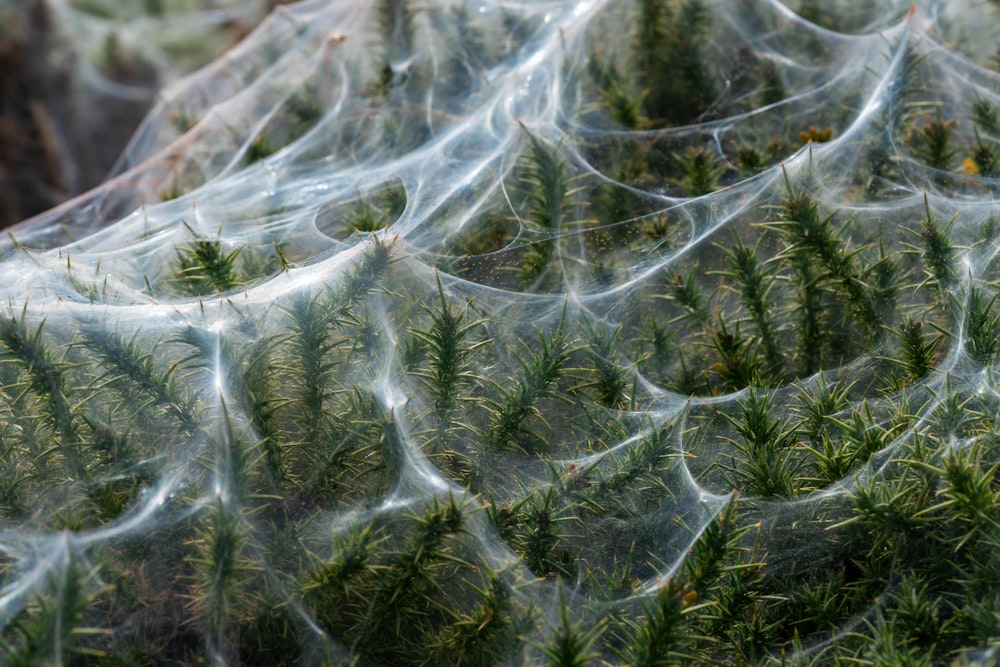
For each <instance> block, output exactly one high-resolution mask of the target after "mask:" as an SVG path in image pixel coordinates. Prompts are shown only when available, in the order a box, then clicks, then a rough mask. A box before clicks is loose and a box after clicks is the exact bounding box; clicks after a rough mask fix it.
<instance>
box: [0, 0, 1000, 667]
mask: <svg viewBox="0 0 1000 667" xmlns="http://www.w3.org/2000/svg"><path fill="white" fill-rule="evenodd" d="M723 5H724V3H723V4H719V3H716V4H714V5H710V4H709V3H704V2H696V1H694V0H657V1H651V0H637V1H636V2H634V3H631V4H629V5H627V6H617V5H615V6H610V5H609V6H607V7H604V8H601V11H599V12H596V13H595V14H593V15H591V14H588V11H589V10H587V11H584V9H586V8H583V7H577V6H576V5H574V8H575V9H577V10H579V11H578V12H577V13H574V12H573V11H570V10H567V12H566V13H564V14H559V13H558V12H557V11H556V10H557V9H558V7H559V6H558V3H556V4H552V5H551V6H546V8H545V12H548V15H546V14H545V13H541V12H536V11H535V9H525V8H516V7H513V6H505V7H492V8H491V7H490V6H486V7H484V8H483V9H484V10H485V11H484V12H479V11H478V9H477V10H476V11H473V10H471V9H470V8H469V7H443V6H438V5H437V4H435V3H424V4H421V5H420V6H417V5H416V4H415V3H410V2H405V1H400V0H394V1H383V2H379V3H375V5H374V6H373V7H371V8H367V9H366V11H367V12H368V13H367V14H363V13H362V14H359V15H358V16H360V17H364V19H365V20H360V19H359V21H357V23H356V25H357V26H359V27H358V29H359V30H363V31H367V32H366V33H365V35H364V38H365V40H367V41H365V42H363V43H362V46H365V47H366V48H354V49H351V48H345V46H349V45H351V44H353V43H356V42H357V41H358V40H355V37H356V36H355V35H347V36H345V35H340V34H329V33H327V32H326V29H325V28H323V29H321V27H322V24H321V23H320V22H319V17H322V16H324V14H323V12H324V11H325V10H321V9H317V8H315V7H312V8H311V9H309V10H308V11H309V12H315V15H314V14H311V13H310V14H308V20H306V19H305V18H303V17H305V16H307V14H304V13H302V12H303V11H304V10H301V9H296V8H294V7H293V8H289V9H288V10H286V11H285V12H282V13H281V14H280V16H281V17H283V19H282V20H283V21H284V22H281V23H277V24H276V25H277V27H274V26H272V28H273V30H274V32H273V33H268V34H269V35H270V36H269V37H268V38H267V39H268V40H274V41H268V42H267V45H268V46H267V48H264V47H262V55H261V56H260V61H254V62H256V63H257V64H260V63H266V67H263V66H262V67H261V68H260V69H261V70H262V71H261V72H256V73H247V72H243V73H242V74H239V75H240V76H246V77H251V78H253V77H256V76H257V75H258V74H259V76H260V77H262V78H260V79H255V81H257V84H255V85H257V88H256V90H257V91H258V92H259V93H260V95H259V96H258V97H255V98H254V105H259V107H260V108H259V109H257V108H248V109H243V110H240V111H245V112H246V113H247V114H248V116H247V117H248V118H249V117H253V119H254V122H253V123H251V124H249V125H247V127H253V128H255V131H254V132H253V133H243V132H238V131H232V132H229V133H226V134H225V137H223V133H220V134H219V135H217V136H215V137H213V140H215V141H217V143H212V146H214V147H215V152H212V151H211V150H209V149H208V148H205V153H204V154H201V153H196V152H195V151H194V149H193V148H192V149H191V152H192V154H191V156H189V157H191V161H190V162H177V161H165V162H164V163H163V164H160V163H155V162H154V163H151V166H148V167H149V168H148V173H149V174H152V175H151V176H146V175H144V174H145V173H146V172H143V173H138V172H134V173H130V175H129V176H128V178H130V179H134V181H135V183H136V184H137V185H136V187H139V186H140V185H141V186H143V187H145V186H149V187H146V190H145V191H146V192H148V193H151V194H152V193H157V192H160V193H163V194H167V195H170V198H169V200H167V201H161V202H156V203H155V204H149V205H148V206H147V207H146V209H144V210H142V211H141V215H140V214H131V215H129V216H127V218H126V219H124V220H123V221H119V223H118V224H117V225H112V226H110V227H109V228H108V229H102V230H101V231H99V232H97V233H95V234H93V235H88V236H85V237H83V238H81V239H79V240H78V241H76V242H75V243H73V244H71V245H68V246H65V247H61V248H56V249H52V250H50V251H48V252H39V251H35V250H28V249H27V248H26V247H25V246H24V245H22V244H21V242H20V241H19V240H16V239H15V238H13V237H12V239H11V240H10V243H11V249H12V254H11V255H10V256H9V257H8V258H7V259H6V260H5V261H4V262H2V263H0V269H2V270H3V271H5V273H3V275H4V276H5V278H7V281H8V282H9V283H11V284H12V285H14V286H13V287H11V288H10V290H9V291H8V296H9V299H8V302H7V305H6V306H5V310H3V311H2V312H0V521H3V531H2V533H3V536H4V538H3V540H2V549H0V578H2V580H3V582H4V585H5V588H4V591H5V593H4V594H5V596H6V597H5V598H4V607H3V609H4V612H5V614H4V617H3V618H4V622H3V624H2V627H0V656H2V659H3V660H4V661H5V662H6V663H9V664H13V665H34V664H72V665H95V666H98V665H136V664H138V665H179V664H203V663H208V662H214V663H218V664H230V665H236V664H245V665H299V664H316V665H372V666H375V667H380V666H383V665H386V666H388V665H392V666H413V667H424V666H426V665H429V664H435V663H436V664H442V665H461V666H465V667H488V666H493V665H503V664H539V665H581V666H582V665H619V664H621V665H632V666H635V667H638V666H669V665H688V664H720V665H783V664H790V663H794V664H809V665H827V664H829V665H848V664H850V665H854V664H858V665H864V664H884V665H889V664H893V665H894V664H928V665H930V664H952V663H956V662H957V663H962V662H963V661H964V662H965V663H969V664H972V663H976V664H978V662H982V661H983V660H984V659H986V658H984V656H986V655H987V653H988V652H989V651H990V650H991V649H990V647H991V646H992V645H993V644H994V643H995V642H996V638H997V620H996V619H997V613H998V610H1000V604H998V602H997V600H998V599H1000V598H998V585H997V582H998V580H1000V579H998V577H1000V570H998V566H997V565H996V562H997V559H996V558H995V552H996V547H997V545H998V543H1000V487H998V485H997V482H996V478H997V473H998V471H1000V448H998V447H997V443H998V442H1000V425H998V421H997V419H996V415H997V413H998V408H1000V405H998V400H997V397H998V396H1000V381H998V378H997V373H996V366H997V363H998V361H1000V342H998V341H1000V305H998V304H997V300H998V298H1000V297H998V294H1000V292H998V284H1000V282H998V281H1000V271H998V269H1000V263H998V261H997V259H996V256H997V250H998V247H1000V241H998V237H997V231H998V227H1000V225H998V223H997V219H996V215H995V214H994V211H993V209H994V207H993V205H992V204H991V202H993V201H994V200H995V197H994V196H993V194H994V193H993V190H994V188H995V182H994V181H995V178H994V176H995V174H994V173H993V172H994V161H992V157H991V155H992V153H991V151H994V149H995V144H996V141H997V139H998V136H1000V131H998V123H997V114H996V111H995V109H994V105H993V103H992V102H991V101H989V100H987V99H985V98H983V97H982V94H983V93H980V95H979V96H973V95H969V96H967V97H965V98H963V99H961V100H959V99H957V98H956V97H955V96H954V95H952V94H951V93H950V92H949V91H952V90H955V89H956V87H957V88H962V87H963V86H964V85H965V82H964V81H962V80H949V81H948V82H947V85H944V84H942V82H941V81H940V80H939V79H938V78H937V77H940V76H941V72H942V71H945V70H944V69H943V68H945V67H946V64H947V63H951V60H948V61H947V63H945V61H944V60H943V59H940V58H939V57H938V55H937V54H938V53H939V52H940V46H939V45H935V48H934V49H925V48H923V46H924V45H923V43H922V41H921V40H922V39H923V37H921V36H920V34H919V30H918V26H917V25H916V22H913V24H912V25H911V24H907V25H908V27H909V30H910V32H909V33H908V34H907V36H906V37H905V38H902V37H899V36H898V35H899V34H902V33H895V32H892V31H885V32H884V34H885V35H886V37H885V43H886V44H887V45H888V46H887V48H888V49H890V51H891V53H890V54H889V55H890V56H891V57H889V58H887V59H886V63H880V62H870V63H867V64H868V65H869V68H870V72H865V73H863V74H859V75H858V76H859V78H858V79H856V80H855V79H852V78H851V77H850V76H849V75H848V74H843V75H842V77H843V78H841V79H838V80H837V81H836V84H835V85H834V86H829V85H827V84H829V82H828V81H827V80H826V79H825V78H823V77H820V75H818V74H816V72H818V71H822V70H823V66H824V65H825V64H831V63H839V64H842V63H843V62H844V61H843V58H845V57H848V56H847V55H845V54H841V53H832V51H836V49H837V48H839V47H838V44H839V41H837V40H834V39H832V38H828V36H827V34H826V33H823V32H821V31H818V30H812V29H809V27H808V26H806V25H805V24H803V23H801V22H796V21H793V20H791V18H790V17H789V16H788V15H787V14H785V13H780V14H778V13H776V12H772V10H771V9H769V5H766V3H763V4H748V3H733V4H731V5H725V6H723ZM154 9H156V8H154ZM166 9H167V7H166V5H164V6H163V7H160V8H159V9H158V11H159V10H163V11H166ZM799 9H800V10H801V13H802V14H803V15H805V16H812V17H813V18H814V19H816V20H823V21H824V22H825V23H827V24H828V25H829V26H832V27H837V26H839V27H840V28H846V27H849V26H857V25H861V26H864V25H868V24H869V23H870V21H871V20H873V19H872V18H870V17H869V18H864V17H866V16H868V14H867V13H866V11H865V10H864V9H863V8H857V9H856V10H852V12H851V13H850V16H847V15H845V16H843V17H836V16H832V14H831V13H829V12H827V11H825V10H823V9H822V8H821V7H820V5H819V3H813V2H805V3H801V6H800V7H799ZM491 12H492V13H491ZM480 14H484V15H485V17H482V16H480ZM581 17H583V18H581ZM585 20H586V21H593V22H594V23H593V24H592V25H593V26H595V27H594V30H597V29H604V28H606V27H607V26H614V27H616V28H617V29H618V32H617V33H612V32H610V31H609V32H607V35H611V36H614V35H615V34H617V35H619V36H618V37H617V39H618V41H619V42H620V43H616V44H611V43H601V44H597V45H593V44H590V43H588V45H587V46H586V48H587V49H588V50H589V51H588V53H589V54H590V55H591V61H590V62H589V63H588V64H587V65H586V66H583V64H582V63H580V64H576V63H573V62H569V61H568V60H569V59H568V60H567V61H560V59H561V58H562V56H563V55H564V54H575V53H577V52H578V50H579V49H581V48H583V47H581V44H582V42H578V41H576V40H580V39H582V37H581V36H583V35H585V34H586V31H585V30H583V29H582V28H583V26H582V24H576V23H573V22H574V21H585ZM313 21H316V22H315V23H314V22H313ZM576 28H580V29H579V30H577V29H576ZM765 34H766V35H768V39H767V40H766V41H761V40H758V39H757V37H759V36H760V35H765ZM897 39H899V40H902V41H900V42H899V43H895V42H894V41H893V40H897ZM286 40H287V43H288V44H291V45H292V46H294V47H295V49H297V50H294V49H292V50H289V51H288V52H287V53H285V52H284V51H280V50H279V49H277V48H272V47H274V46H275V45H283V44H286ZM609 41H611V40H609ZM373 43H374V46H373V48H370V49H369V48H367V46H369V45H372V44H373ZM556 45H558V48H556ZM376 47H377V48H376ZM446 47H447V50H448V52H449V54H450V55H447V56H444V57H442V56H441V54H442V53H443V52H444V50H445V49H446ZM452 47H453V48H452ZM542 47H544V48H542ZM540 48H542V50H540V51H538V50H537V49H540ZM272 51H273V52H272ZM283 53H284V54H285V55H282V54H283ZM557 53H558V54H559V58H556V57H555V56H554V55H552V54H557ZM309 54H312V55H309ZM454 54H460V55H458V56H456V55H454ZM539 54H541V55H539ZM286 57H287V58H288V62H290V63H293V64H292V65H289V64H288V62H285V60H284V58H286ZM241 64H242V63H241ZM793 65H794V66H793ZM830 66H832V64H831V65H830ZM947 66H951V65H947ZM234 67H235V65H234ZM286 67H287V68H289V69H285V68H286ZM842 69H843V68H842ZM847 69H850V68H847ZM292 70H294V74H295V76H288V77H282V76H280V75H281V74H284V73H286V72H290V71H292ZM241 71H242V70H241ZM872 73H874V74H876V75H877V76H875V77H874V79H877V85H876V84H873V83H872V79H873V77H872ZM231 74H232V73H231ZM529 74H530V76H528V75H529ZM515 75H516V76H517V77H519V78H518V79H517V83H516V86H514V84H511V85H508V82H509V81H510V80H509V79H507V78H505V77H508V76H515ZM233 76H234V77H235V76H237V74H233ZM338 77H339V78H338ZM442 78H448V83H441V81H440V79H442ZM277 79H281V80H280V81H279V80H277ZM213 81H214V80H213ZM456 82H463V83H462V85H461V86H459V85H458V84H457V83H456ZM247 85H250V84H247ZM338 86H344V87H345V88H343V89H341V88H338ZM515 87H516V88H517V91H518V92H517V93H516V94H514V93H512V91H513V90H514V88H515ZM969 87H970V89H971V88H973V87H974V86H971V84H970V86H969ZM830 88H837V90H836V91H831V90H830ZM841 89H842V90H841ZM939 89H940V97H941V98H942V99H940V100H934V99H930V98H931V97H932V96H934V95H935V94H936V93H935V91H937V90H939ZM962 89H963V90H964V88H962ZM206 90H207V89H206ZM348 90H349V91H350V92H349V93H347V92H344V91H348ZM497 91H502V93H503V95H502V97H494V95H495V94H497ZM816 91H822V93H823V95H824V96H825V95H841V94H842V95H841V96H839V97H837V98H836V99H835V100H834V101H830V99H829V98H827V97H821V96H819V94H818V93H816ZM272 93H273V95H272ZM205 94H206V95H208V94H209V93H207V92H206V93H205ZM872 96H875V97H874V98H873V97H872ZM990 99H992V98H990ZM970 100H971V101H970ZM195 101H196V100H188V102H189V103H190V106H191V108H192V109H194V108H196V107H197V106H198V105H197V104H194V102H195ZM876 102H877V104H876ZM251 106H253V105H251ZM828 106H829V107H831V108H827V107H828ZM177 108H180V107H179V106H177ZM183 108H185V109H186V108H187V107H183ZM481 108H486V109H489V111H490V113H489V114H482V113H480V109H481ZM226 109H228V110H229V112H230V113H235V112H236V111H237V110H235V109H232V108H230V107H226ZM174 110H175V111H176V108H175V109H174ZM512 110H513V111H516V114H514V113H513V111H512ZM203 111H204V110H203ZM192 114H193V115H192V117H191V118H186V119H184V120H185V122H184V123H183V124H182V125H183V127H174V128H173V130H171V132H174V131H177V130H179V131H181V132H185V133H189V134H187V135H185V136H186V137H187V139H186V140H187V141H190V142H191V146H198V145H200V144H199V143H198V141H204V140H205V136H206V135H207V134H208V133H209V131H208V130H207V129H206V128H209V127H212V123H213V122H214V118H215V116H217V115H218V114H216V113H212V111H211V108H210V110H209V112H208V113H205V114H200V113H199V114H197V115H198V116H199V118H194V112H192ZM505 114H506V115H505ZM515 115H516V118H515ZM164 118H173V120H172V121H170V122H175V121H177V120H178V116H177V114H176V113H174V114H171V115H170V116H169V117H168V116H164ZM716 119H724V122H720V123H715V122H714V120H716ZM188 121H190V122H188ZM164 122H167V121H166V120H165V121H164ZM198 133H202V134H198ZM171 136H173V135H171ZM197 137H201V139H198V140H197V141H196V139H197ZM196 157H197V158H198V159H199V160H200V161H197V163H198V164H200V165H202V166H201V167H199V170H198V173H197V174H188V173H186V172H185V173H180V172H179V171H178V169H179V167H178V165H187V164H190V165H194V164H195V163H196V160H195V158H196ZM965 158H968V161H967V162H966V163H964V164H960V162H961V160H962V159H965ZM845 165H846V166H845ZM154 166H160V167H162V168H160V169H154V168H153V167H154ZM180 171H181V172H184V171H185V170H184V169H181V170H180ZM369 174H371V179H372V182H368V181H367V180H366V179H368V178H369ZM167 175H170V177H178V179H177V180H175V181H172V182H173V183H174V185H175V186H176V187H171V189H170V190H169V191H167V190H165V189H164V188H163V187H162V186H163V184H164V181H163V179H164V178H167ZM192 178H193V179H194V180H191V179H192ZM256 178H261V179H266V181H263V180H262V181H261V183H258V182H257V181H256V180H242V179H256ZM198 179H203V182H202V183H201V184H200V185H198V186H197V187H191V188H188V187H186V185H188V184H193V183H195V182H197V181H198ZM122 182H124V179H123V181H118V182H117V185H116V187H121V184H122ZM236 185H239V186H240V187H239V188H237V187H236ZM258 185H260V187H257V186H258ZM154 186H155V187H154ZM182 186H184V187H182ZM249 186H253V187H249ZM228 188H234V190H232V191H231V190H229V189H228ZM234 192H235V194H233V193H234ZM173 195H176V197H174V196H173ZM980 196H982V198H981V199H978V197H980ZM98 201H99V199H96V198H95V199H92V200H88V203H86V204H85V205H84V204H81V207H84V208H81V209H73V212H75V213H74V214H80V215H82V214H81V213H80V211H81V210H92V209H91V208H86V207H91V206H93V207H95V208H99V206H98V205H97V204H96V203H95V202H98ZM64 214H65V215H66V219H67V220H69V219H71V218H72V216H71V215H70V213H69V212H64ZM60 215H63V214H60ZM182 220H188V221H191V222H190V224H188V223H185V222H181V221H182ZM68 224H70V225H71V226H72V225H73V224H74V223H73V222H72V221H71V222H70V223H68ZM52 228H54V225H49V226H46V228H45V229H46V230H48V231H45V232H38V234H43V233H44V234H48V233H49V232H50V231H51V229H52ZM33 229H35V228H34V227H30V226H29V227H27V228H26V231H28V232H29V238H31V239H33V240H37V239H38V238H42V237H41V236H37V235H35V236H31V234H33V233H34V232H32V231H31V230H33ZM205 230H212V231H209V232H206V231H205ZM115 234H118V235H119V236H115ZM45 238H48V237H45ZM109 238H111V239H113V240H116V241H117V240H121V241H122V244H121V247H119V248H118V249H116V250H114V251H113V252H111V251H108V250H106V248H107V246H106V245H104V244H106V243H107V242H108V239H109Z"/></svg>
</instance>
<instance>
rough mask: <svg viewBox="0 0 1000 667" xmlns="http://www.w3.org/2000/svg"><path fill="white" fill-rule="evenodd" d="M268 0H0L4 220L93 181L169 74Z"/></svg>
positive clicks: (202, 57) (270, 3) (259, 15)
mask: <svg viewBox="0 0 1000 667" xmlns="http://www.w3.org/2000/svg"><path fill="white" fill-rule="evenodd" d="M279 4H286V3H283V2H280V1H276V0H0V227H8V226H10V225H12V224H14V223H16V222H19V221H21V220H23V219H26V218H29V217H31V216H33V215H35V214H37V213H40V212H42V211H44V210H46V209H49V208H51V207H53V206H55V205H57V204H59V203H61V202H63V201H66V200H67V199H70V198H72V197H73V196H74V195H76V194H79V193H81V192H84V191H86V190H88V189H90V188H92V187H94V186H95V185H97V184H99V183H100V182H101V181H103V180H104V178H105V177H106V176H107V175H108V173H109V172H111V171H112V170H113V168H114V164H115V161H116V160H117V159H118V157H119V155H120V154H121V153H122V150H123V149H124V148H125V146H126V144H127V143H128V140H129V137H130V136H131V135H132V133H133V132H134V131H135V129H136V127H137V126H138V125H139V123H140V121H141V120H142V118H143V116H144V115H145V113H146V111H147V110H148V109H149V107H150V105H151V103H152V102H153V100H154V98H155V96H156V94H157V91H158V90H159V89H160V88H161V87H163V86H164V85H167V84H169V83H170V82H171V81H174V80H176V79H177V78H179V77H181V76H183V75H185V74H187V73H189V72H191V71H193V70H195V69H197V68H199V67H201V66H203V65H205V64H207V63H209V62H211V61H212V60H214V59H215V58H217V57H218V56H220V55H221V54H222V53H224V52H225V51H226V50H228V49H229V48H231V47H232V46H233V45H234V44H236V43H238V42H239V41H240V40H241V39H242V38H243V37H244V36H245V35H246V34H247V33H249V32H250V31H251V30H252V29H253V28H254V26H256V25H257V23H259V22H260V21H261V20H262V19H263V18H264V17H265V16H266V15H267V14H268V12H270V11H271V10H273V9H274V8H275V6H276V5H279Z"/></svg>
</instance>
